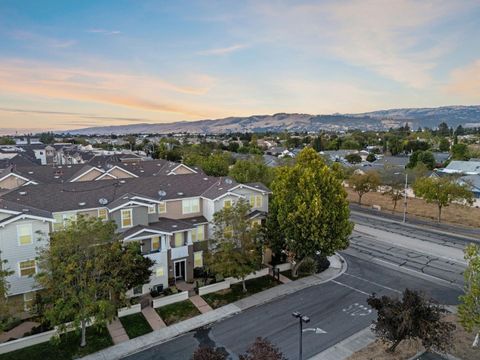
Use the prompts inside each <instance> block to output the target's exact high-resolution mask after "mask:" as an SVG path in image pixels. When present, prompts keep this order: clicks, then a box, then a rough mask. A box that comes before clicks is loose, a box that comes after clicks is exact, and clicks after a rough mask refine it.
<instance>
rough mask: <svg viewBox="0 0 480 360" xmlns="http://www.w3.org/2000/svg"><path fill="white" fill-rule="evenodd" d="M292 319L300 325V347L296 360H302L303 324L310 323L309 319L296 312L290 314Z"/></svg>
mask: <svg viewBox="0 0 480 360" xmlns="http://www.w3.org/2000/svg"><path fill="white" fill-rule="evenodd" d="M292 316H293V317H294V318H297V319H298V321H299V324H300V346H299V351H298V359H299V360H302V334H303V323H305V324H307V323H309V322H310V318H309V317H308V316H305V315H302V314H300V313H299V312H298V311H294V312H293V313H292Z"/></svg>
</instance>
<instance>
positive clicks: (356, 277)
mask: <svg viewBox="0 0 480 360" xmlns="http://www.w3.org/2000/svg"><path fill="white" fill-rule="evenodd" d="M344 275H348V276H351V277H353V278H355V279H359V280H362V281H365V282H367V283H370V284H373V285H375V286H378V287H382V288H384V289H387V290H390V291H393V292H396V293H398V294H401V293H402V292H401V291H399V290H397V289H393V288H391V287H388V286H385V285H382V284H379V283H377V282H375V281H370V280H367V279H364V278H361V277H360V276H356V275H352V274H348V273H344Z"/></svg>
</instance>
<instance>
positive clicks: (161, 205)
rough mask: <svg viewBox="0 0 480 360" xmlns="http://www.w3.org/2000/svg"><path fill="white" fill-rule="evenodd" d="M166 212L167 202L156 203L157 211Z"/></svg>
mask: <svg viewBox="0 0 480 360" xmlns="http://www.w3.org/2000/svg"><path fill="white" fill-rule="evenodd" d="M166 212H167V203H166V202H165V201H162V202H161V203H159V204H158V213H159V214H165V213H166Z"/></svg>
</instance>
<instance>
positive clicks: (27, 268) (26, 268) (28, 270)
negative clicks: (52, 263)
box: [18, 260, 37, 276]
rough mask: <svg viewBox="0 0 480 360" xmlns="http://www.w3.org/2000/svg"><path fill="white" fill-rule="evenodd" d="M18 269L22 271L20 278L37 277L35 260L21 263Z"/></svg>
mask: <svg viewBox="0 0 480 360" xmlns="http://www.w3.org/2000/svg"><path fill="white" fill-rule="evenodd" d="M18 267H19V269H20V276H30V275H35V273H36V272H37V266H36V263H35V260H26V261H20V262H19V263H18Z"/></svg>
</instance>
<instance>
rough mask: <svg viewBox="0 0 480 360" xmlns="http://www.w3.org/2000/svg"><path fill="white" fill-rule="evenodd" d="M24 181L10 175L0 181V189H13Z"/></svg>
mask: <svg viewBox="0 0 480 360" xmlns="http://www.w3.org/2000/svg"><path fill="white" fill-rule="evenodd" d="M25 183H26V181H25V180H23V179H20V178H18V177H16V176H13V175H12V176H9V177H7V178H5V179H3V180H2V181H0V189H15V188H17V187H20V186H22V185H23V184H25Z"/></svg>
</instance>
